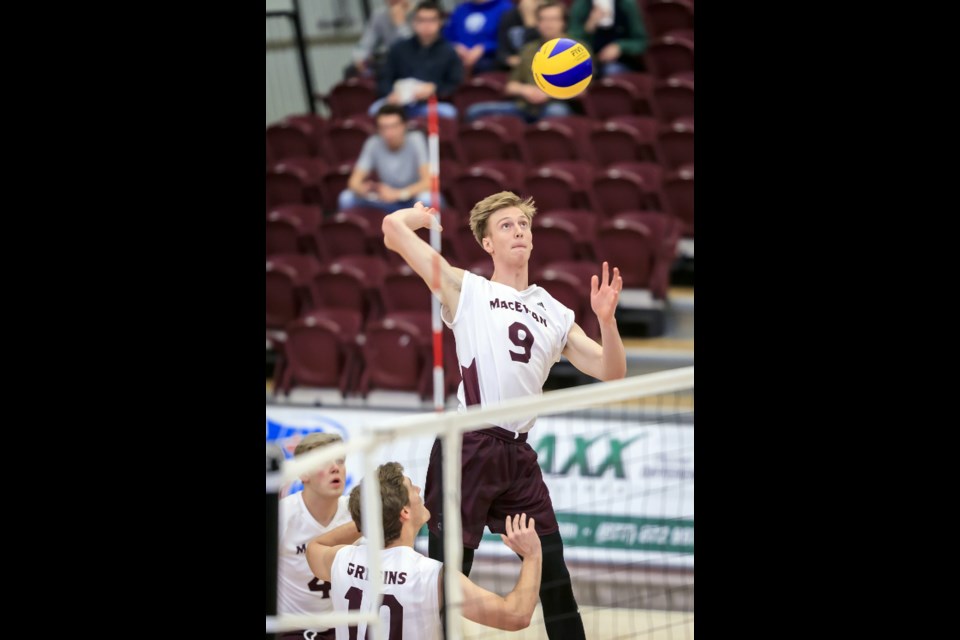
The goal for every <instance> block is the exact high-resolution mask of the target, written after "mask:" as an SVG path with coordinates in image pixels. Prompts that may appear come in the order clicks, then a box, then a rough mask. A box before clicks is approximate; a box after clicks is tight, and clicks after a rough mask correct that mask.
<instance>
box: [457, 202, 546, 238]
mask: <svg viewBox="0 0 960 640" xmlns="http://www.w3.org/2000/svg"><path fill="white" fill-rule="evenodd" d="M507 207H517V208H518V209H520V211H522V212H523V215H525V216H527V220H529V221H530V222H533V216H535V215H537V207H536V206H535V205H534V204H533V198H527V199H526V200H524V199H523V198H521V197H520V196H518V195H517V194H515V193H513V192H512V191H501V192H500V193H495V194H493V195H492V196H487V197H486V198H484V199H483V200H481V201H480V202H478V203H477V204H475V205H473V209H472V210H471V211H470V230H471V231H473V237H474V238H476V239H477V242H478V243H479V244H480V246H481V247H482V246H483V237H484V236H485V235H487V218H489V217H490V216H492V215H493V214H494V213H496V212H497V211H499V210H500V209H506V208H507Z"/></svg>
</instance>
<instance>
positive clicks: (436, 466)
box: [425, 427, 560, 549]
mask: <svg viewBox="0 0 960 640" xmlns="http://www.w3.org/2000/svg"><path fill="white" fill-rule="evenodd" d="M440 450H441V442H440V440H439V439H438V440H436V441H435V442H434V443H433V449H432V450H431V451H430V466H429V467H427V482H426V494H427V495H426V498H425V503H426V505H427V509H429V510H430V514H431V516H430V521H429V523H428V525H427V526H428V527H429V528H430V531H432V532H433V533H435V534H437V535H441V531H442V527H441V523H442V522H443V492H442V484H441V478H442V475H443V467H442V464H441V462H440ZM462 467H463V469H462V471H461V478H460V480H461V491H460V516H461V518H462V523H463V524H462V526H463V546H465V547H467V548H469V549H476V548H477V547H478V546H480V538H482V537H483V527H484V526H487V527H490V531H493V532H494V533H506V530H505V528H504V521H505V519H506V517H507V516H508V515H510V516H513V515H516V514H518V513H525V514H527V517H528V518H530V517H532V518H533V519H534V520H535V521H536V524H535V526H536V529H537V533H538V534H539V535H546V534H549V533H556V532H557V531H559V530H560V527H559V526H558V525H557V517H556V515H554V513H553V502H551V501H550V492H549V491H548V490H547V485H546V484H544V482H543V474H542V473H540V465H539V464H537V452H536V451H534V450H533V448H532V447H531V446H530V445H529V444H527V434H525V433H521V434H520V436H519V437H517V438H514V433H513V431H508V430H506V429H501V428H500V427H490V428H489V429H481V430H480V431H469V432H467V433H464V434H463V457H462Z"/></svg>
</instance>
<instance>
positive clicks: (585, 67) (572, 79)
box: [532, 38, 593, 100]
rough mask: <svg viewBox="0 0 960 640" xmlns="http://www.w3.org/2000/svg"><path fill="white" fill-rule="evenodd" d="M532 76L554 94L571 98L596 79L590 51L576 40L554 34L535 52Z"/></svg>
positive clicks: (538, 84) (541, 87) (558, 96)
mask: <svg viewBox="0 0 960 640" xmlns="http://www.w3.org/2000/svg"><path fill="white" fill-rule="evenodd" d="M532 70H533V78H534V80H536V82H537V86H538V87H540V89H541V90H542V91H543V92H544V93H546V94H547V95H548V96H550V97H551V98H557V99H558V100H568V99H570V98H573V97H575V96H577V95H579V94H580V93H581V92H582V91H583V90H584V89H586V88H587V85H589V84H590V80H592V79H593V62H592V61H591V60H590V51H588V50H587V48H586V47H585V46H583V45H582V44H580V43H579V42H577V41H576V40H570V39H569V38H554V39H553V40H550V41H549V42H546V43H544V45H543V46H542V47H540V50H539V51H537V52H536V53H535V54H534V56H533V69H532Z"/></svg>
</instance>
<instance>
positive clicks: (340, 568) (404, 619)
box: [330, 545, 443, 640]
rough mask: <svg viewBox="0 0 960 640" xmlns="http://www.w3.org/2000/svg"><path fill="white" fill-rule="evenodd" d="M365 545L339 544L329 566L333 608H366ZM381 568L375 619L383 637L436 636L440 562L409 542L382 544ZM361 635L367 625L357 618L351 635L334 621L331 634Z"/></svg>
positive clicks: (421, 639)
mask: <svg viewBox="0 0 960 640" xmlns="http://www.w3.org/2000/svg"><path fill="white" fill-rule="evenodd" d="M369 549H370V547H369V546H367V545H362V546H359V547H357V546H349V547H344V548H343V549H340V551H338V552H337V555H336V556H334V559H333V566H332V567H331V568H330V579H331V581H332V582H333V588H332V589H331V595H332V596H333V608H334V610H336V611H357V610H361V611H372V610H373V606H374V595H373V590H372V589H371V588H370V569H369V567H370V563H369V561H368V560H367V554H368V551H369ZM380 568H381V570H382V571H383V604H382V605H381V606H380V620H381V621H382V624H383V625H384V626H385V627H386V629H387V634H386V638H387V640H397V638H400V637H403V640H442V637H443V630H442V624H441V621H440V600H439V597H438V595H437V590H438V589H439V586H438V578H439V576H440V570H441V569H442V568H443V563H441V562H437V561H436V560H432V559H430V558H427V557H426V556H424V555H422V554H420V553H419V552H418V551H416V550H414V549H413V547H405V546H401V547H391V548H389V549H384V550H383V552H382V555H381V559H380ZM351 637H354V638H366V637H367V625H366V624H365V623H364V624H360V625H359V626H358V628H357V633H356V634H355V635H353V636H351V634H350V631H349V628H348V627H346V626H338V627H337V640H350V638H351Z"/></svg>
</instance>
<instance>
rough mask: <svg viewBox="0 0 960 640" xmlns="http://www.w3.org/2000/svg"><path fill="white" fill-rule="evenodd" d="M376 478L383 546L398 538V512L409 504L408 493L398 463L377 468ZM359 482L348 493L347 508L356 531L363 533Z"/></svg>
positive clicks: (401, 468)
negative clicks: (381, 519)
mask: <svg viewBox="0 0 960 640" xmlns="http://www.w3.org/2000/svg"><path fill="white" fill-rule="evenodd" d="M377 477H378V478H379V480H380V500H381V502H382V504H383V544H384V546H386V545H388V544H390V543H391V542H393V541H394V540H396V539H397V538H399V537H400V530H401V529H402V528H403V526H402V525H401V524H400V512H401V511H403V508H404V507H405V506H407V505H408V504H410V493H409V490H408V489H407V485H405V484H404V483H403V478H404V476H403V466H401V465H400V463H399V462H385V463H384V464H382V465H380V466H379V467H377ZM362 485H363V483H362V482H361V483H360V484H358V485H357V486H355V487H354V488H353V491H351V492H350V500H349V502H348V503H347V506H348V507H349V508H350V517H352V518H353V523H354V524H355V525H357V531H360V532H361V533H362V532H363V527H361V526H360V524H361V523H360V515H361V514H360V493H361V491H362V489H361V488H360V487H361V486H362Z"/></svg>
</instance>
